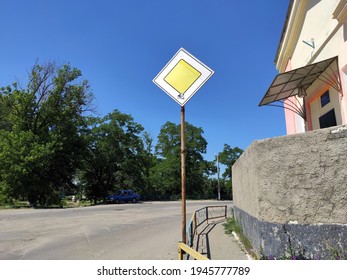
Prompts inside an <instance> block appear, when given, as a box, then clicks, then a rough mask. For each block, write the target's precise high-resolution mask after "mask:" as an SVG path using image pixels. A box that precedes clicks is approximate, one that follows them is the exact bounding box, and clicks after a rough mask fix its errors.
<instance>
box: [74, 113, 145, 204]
mask: <svg viewBox="0 0 347 280" xmlns="http://www.w3.org/2000/svg"><path fill="white" fill-rule="evenodd" d="M143 130H144V129H143V127H142V126H141V125H140V124H138V123H136V122H135V121H134V120H133V118H132V117H131V116H130V115H127V114H123V113H121V112H119V111H118V110H115V111H113V112H112V113H110V114H108V115H106V116H105V117H103V118H101V119H100V118H91V119H90V129H89V133H88V134H87V136H86V138H87V141H88V143H89V145H88V153H87V155H86V157H85V160H84V165H83V168H82V169H81V172H80V173H79V174H80V180H81V182H82V185H83V186H84V189H85V193H86V195H87V197H88V198H90V199H93V200H94V202H95V203H96V202H97V201H98V200H100V199H104V198H105V197H106V196H107V195H108V194H110V193H111V192H114V191H116V190H117V189H121V188H131V189H134V190H135V191H139V192H141V189H142V187H143V185H144V184H145V178H146V174H147V168H148V161H149V159H148V153H147V151H146V150H145V147H144V142H143V138H142V137H145V138H146V139H147V140H148V139H149V136H148V135H147V134H145V135H144V136H143V135H142V132H143Z"/></svg>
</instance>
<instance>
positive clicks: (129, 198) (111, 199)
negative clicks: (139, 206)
mask: <svg viewBox="0 0 347 280" xmlns="http://www.w3.org/2000/svg"><path fill="white" fill-rule="evenodd" d="M140 199H141V196H140V195H139V194H137V193H135V192H134V191H133V190H121V191H119V192H118V193H116V194H112V195H109V196H107V197H106V202H107V203H120V202H133V203H135V202H138V201H139V200H140Z"/></svg>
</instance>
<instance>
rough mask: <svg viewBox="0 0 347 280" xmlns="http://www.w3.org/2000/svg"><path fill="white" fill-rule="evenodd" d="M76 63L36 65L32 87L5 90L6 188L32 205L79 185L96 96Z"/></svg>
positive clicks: (0, 148)
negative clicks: (76, 178)
mask: <svg viewBox="0 0 347 280" xmlns="http://www.w3.org/2000/svg"><path fill="white" fill-rule="evenodd" d="M80 77H81V71H80V70H78V69H76V68H72V67H71V66H70V65H64V66H62V67H57V66H56V64H55V63H53V62H49V63H47V64H45V65H40V64H38V63H37V64H36V65H34V67H33V68H32V70H31V72H30V74H29V82H28V84H27V86H26V88H24V89H23V88H20V87H19V86H18V85H17V84H16V83H14V84H13V85H12V86H7V87H3V88H1V90H0V112H1V114H0V188H1V189H0V192H1V193H2V195H3V196H5V197H7V199H12V198H24V199H28V201H29V202H30V203H31V204H32V205H36V204H37V203H39V204H41V205H49V204H52V203H56V202H59V200H60V197H61V195H63V194H64V192H65V191H67V190H68V189H70V188H73V187H74V185H73V177H74V174H75V171H76V169H77V167H78V166H79V163H80V162H81V158H82V155H83V153H84V150H85V143H84V141H83V138H82V133H83V128H84V126H85V121H84V119H85V117H84V115H85V114H86V112H87V111H89V110H90V105H91V102H92V99H93V95H92V93H91V92H90V90H89V85H88V82H87V81H86V80H82V81H79V78H80Z"/></svg>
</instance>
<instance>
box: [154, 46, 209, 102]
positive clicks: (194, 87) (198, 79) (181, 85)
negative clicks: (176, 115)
mask: <svg viewBox="0 0 347 280" xmlns="http://www.w3.org/2000/svg"><path fill="white" fill-rule="evenodd" d="M213 73H214V71H213V70H212V69H210V68H209V67H207V66H206V65H205V64H204V63H202V62H201V61H200V60H198V59H197V58H196V57H194V56H193V55H192V54H190V53H189V52H188V51H186V50H185V49H184V48H180V49H179V50H178V52H177V53H176V54H175V55H174V56H173V57H172V58H171V60H170V61H169V62H168V63H167V64H166V65H165V67H164V68H163V69H162V70H161V71H160V72H159V74H158V75H157V76H156V77H155V78H154V79H153V82H154V83H155V84H156V85H157V86H158V87H160V88H161V89H162V90H163V91H164V92H166V93H167V94H168V95H169V96H170V97H171V98H172V99H174V100H175V101H176V102H177V103H178V104H179V105H181V106H184V105H185V104H186V103H187V102H188V100H189V99H190V98H191V97H192V96H193V95H194V94H195V93H196V92H197V91H198V90H199V89H200V88H201V87H202V85H203V84H204V83H205V82H206V81H207V80H208V79H209V78H210V77H211V76H212V75H213Z"/></svg>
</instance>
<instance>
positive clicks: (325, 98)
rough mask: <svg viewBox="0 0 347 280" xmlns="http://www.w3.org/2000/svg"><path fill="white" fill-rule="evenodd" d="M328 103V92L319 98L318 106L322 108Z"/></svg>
mask: <svg viewBox="0 0 347 280" xmlns="http://www.w3.org/2000/svg"><path fill="white" fill-rule="evenodd" d="M329 103H330V95H329V91H326V92H325V93H323V94H322V95H321V97H320V104H321V107H322V108H323V107H324V106H325V105H327V104H329Z"/></svg>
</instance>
